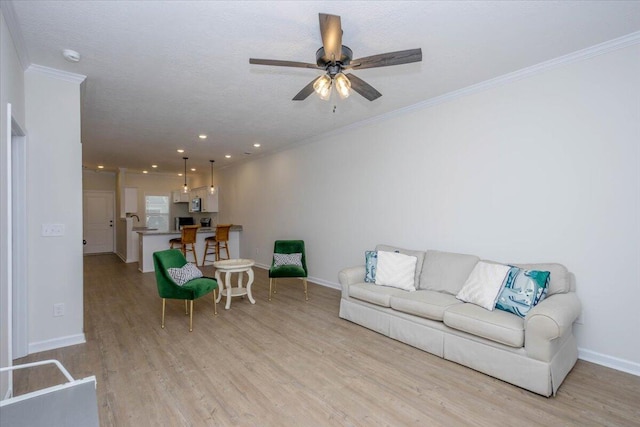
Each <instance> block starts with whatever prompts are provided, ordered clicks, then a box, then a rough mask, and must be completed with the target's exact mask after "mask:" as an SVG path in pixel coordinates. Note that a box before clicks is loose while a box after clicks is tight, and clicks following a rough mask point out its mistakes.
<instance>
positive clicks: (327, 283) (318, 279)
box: [255, 263, 342, 290]
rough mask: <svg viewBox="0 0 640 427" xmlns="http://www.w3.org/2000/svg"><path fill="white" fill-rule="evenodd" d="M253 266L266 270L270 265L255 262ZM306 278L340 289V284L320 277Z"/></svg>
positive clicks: (318, 283)
mask: <svg viewBox="0 0 640 427" xmlns="http://www.w3.org/2000/svg"><path fill="white" fill-rule="evenodd" d="M255 267H258V268H262V269H264V270H268V269H269V268H270V267H271V265H266V264H259V263H256V264H255ZM307 280H308V281H310V282H313V283H315V284H317V285H321V286H325V287H327V288H332V289H337V290H341V289H342V287H341V286H340V284H339V283H334V282H329V281H328V280H323V279H320V278H318V277H311V276H309V277H307Z"/></svg>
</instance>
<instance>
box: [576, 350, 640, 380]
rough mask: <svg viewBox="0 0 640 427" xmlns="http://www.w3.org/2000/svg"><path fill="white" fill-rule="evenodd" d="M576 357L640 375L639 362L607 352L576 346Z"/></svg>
mask: <svg viewBox="0 0 640 427" xmlns="http://www.w3.org/2000/svg"><path fill="white" fill-rule="evenodd" d="M578 359H580V360H584V361H587V362H591V363H595V364H597V365H602V366H606V367H607V368H612V369H615V370H617V371H622V372H627V373H629V374H633V375H637V376H640V363H636V362H632V361H630V360H625V359H619V358H617V357H613V356H609V355H607V354H602V353H596V352H595V351H591V350H586V349H584V348H578Z"/></svg>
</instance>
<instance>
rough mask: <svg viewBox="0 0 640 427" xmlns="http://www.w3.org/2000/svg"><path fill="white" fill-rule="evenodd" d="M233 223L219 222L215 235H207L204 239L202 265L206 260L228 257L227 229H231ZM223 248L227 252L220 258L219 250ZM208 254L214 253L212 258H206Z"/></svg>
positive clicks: (218, 259)
mask: <svg viewBox="0 0 640 427" xmlns="http://www.w3.org/2000/svg"><path fill="white" fill-rule="evenodd" d="M232 225H233V224H219V225H217V226H216V234H215V236H211V237H207V238H206V239H204V241H205V247H204V256H203V257H202V265H204V263H205V262H206V261H209V262H214V261H220V260H221V259H229V258H230V256H229V245H228V243H229V229H231V227H232ZM222 249H224V250H225V251H226V252H227V257H226V258H220V250H222ZM208 255H215V258H214V260H210V259H209V260H208V259H207V256H208Z"/></svg>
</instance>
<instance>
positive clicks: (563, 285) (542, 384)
mask: <svg viewBox="0 0 640 427" xmlns="http://www.w3.org/2000/svg"><path fill="white" fill-rule="evenodd" d="M376 250H378V251H387V252H395V251H399V252H400V253H403V254H406V255H411V256H416V257H417V264H416V272H415V279H416V281H415V283H416V284H417V286H416V288H417V290H416V291H413V292H409V291H405V290H401V289H397V288H393V287H387V286H378V285H376V284H374V283H365V282H364V278H365V266H364V265H362V266H358V267H351V268H345V269H343V270H342V271H341V272H340V274H339V279H340V283H341V285H342V298H341V300H340V317H342V318H343V319H346V320H349V321H352V322H354V323H357V324H359V325H362V326H364V327H366V328H369V329H372V330H374V331H376V332H379V333H381V334H384V335H386V336H388V337H391V338H393V339H396V340H398V341H402V342H403V343H406V344H409V345H411V346H414V347H417V348H419V349H421V350H424V351H427V352H429V353H432V354H435V355H437V356H440V357H443V358H445V359H447V360H451V361H453V362H457V363H460V364H462V365H465V366H468V367H470V368H472V369H475V370H477V371H480V372H483V373H485V374H488V375H491V376H493V377H495V378H499V379H501V380H503V381H506V382H509V383H511V384H514V385H517V386H519V387H522V388H525V389H527V390H530V391H532V392H534V393H538V394H541V395H543V396H550V395H551V394H554V395H555V393H556V391H557V390H558V387H560V384H562V381H564V379H565V377H566V376H567V374H568V373H569V371H570V370H571V368H573V366H574V364H575V362H576V360H577V357H578V349H577V345H576V339H575V337H574V336H573V331H572V325H573V322H574V321H575V320H576V319H577V317H578V316H579V314H580V310H581V305H580V301H579V300H578V297H577V296H576V293H575V279H574V276H573V274H571V273H570V272H569V271H567V268H566V267H564V266H563V265H560V264H513V265H516V266H518V267H521V268H525V269H530V270H543V271H549V272H551V275H550V282H549V288H548V291H547V297H546V298H545V299H543V300H542V301H541V302H540V303H539V304H538V305H536V306H535V307H533V308H532V309H531V310H530V311H529V313H528V314H527V315H526V317H524V318H521V317H519V316H516V315H514V314H511V313H508V312H506V311H502V310H497V309H496V310H493V311H489V310H486V309H484V308H481V307H479V306H477V305H474V304H469V303H463V302H462V301H460V300H458V299H456V294H457V293H458V291H459V290H460V289H461V288H462V287H463V285H464V283H465V281H466V279H467V277H468V276H469V274H470V273H471V271H472V270H473V268H474V266H475V265H476V263H477V262H478V261H480V258H478V257H477V256H474V255H463V254H455V253H449V252H440V251H434V250H428V251H424V252H423V251H411V250H404V249H401V248H396V247H393V246H387V245H378V246H377V248H376ZM363 258H364V256H363Z"/></svg>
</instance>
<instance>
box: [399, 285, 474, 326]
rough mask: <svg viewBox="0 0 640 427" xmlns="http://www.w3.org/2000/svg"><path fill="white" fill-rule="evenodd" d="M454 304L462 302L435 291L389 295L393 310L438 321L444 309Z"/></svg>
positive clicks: (440, 319)
mask: <svg viewBox="0 0 640 427" xmlns="http://www.w3.org/2000/svg"><path fill="white" fill-rule="evenodd" d="M456 304H462V301H459V300H458V299H456V297H454V296H453V295H449V294H446V293H444V292H435V291H425V290H421V291H416V292H411V293H410V294H409V293H404V294H401V295H393V296H392V297H391V308H393V309H394V310H397V311H402V312H403V313H408V314H413V315H415V316H420V317H424V318H427V319H432V320H438V321H440V322H442V318H443V315H444V311H445V310H446V309H447V308H449V307H451V306H452V305H456Z"/></svg>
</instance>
